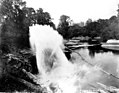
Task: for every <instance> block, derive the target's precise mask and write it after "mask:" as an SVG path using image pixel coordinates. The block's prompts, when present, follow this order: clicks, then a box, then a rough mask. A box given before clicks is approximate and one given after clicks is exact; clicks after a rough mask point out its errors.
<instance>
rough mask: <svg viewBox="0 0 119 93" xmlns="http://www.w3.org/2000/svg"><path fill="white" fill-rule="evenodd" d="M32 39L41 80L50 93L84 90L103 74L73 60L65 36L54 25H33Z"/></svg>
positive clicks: (70, 92) (74, 92) (75, 92)
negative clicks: (67, 53) (69, 54)
mask: <svg viewBox="0 0 119 93" xmlns="http://www.w3.org/2000/svg"><path fill="white" fill-rule="evenodd" d="M29 40H30V44H31V50H32V52H33V54H34V55H36V59H37V66H38V70H39V75H38V83H39V84H40V85H41V86H42V87H46V88H47V90H49V91H50V92H49V93H81V92H80V91H81V89H90V87H91V86H93V84H94V85H95V84H96V82H99V80H100V78H101V77H102V75H103V73H102V72H101V71H100V69H98V68H96V67H92V66H89V65H87V64H82V65H81V64H80V62H79V63H77V62H76V63H73V64H72V63H71V62H69V61H68V60H67V58H66V56H65V54H64V53H63V50H62V48H63V38H62V36H61V35H60V34H59V33H58V32H57V31H55V30H53V28H51V27H50V26H46V25H44V26H41V25H34V26H31V27H30V38H29ZM80 61H81V60H80ZM83 61H84V60H83ZM91 84H92V85H91ZM87 93H88V92H87Z"/></svg>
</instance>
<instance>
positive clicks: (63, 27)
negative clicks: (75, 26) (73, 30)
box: [57, 15, 71, 39]
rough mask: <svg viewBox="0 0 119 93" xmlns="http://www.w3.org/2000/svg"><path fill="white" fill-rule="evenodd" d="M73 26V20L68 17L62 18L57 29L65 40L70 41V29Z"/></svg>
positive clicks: (63, 16)
mask: <svg viewBox="0 0 119 93" xmlns="http://www.w3.org/2000/svg"><path fill="white" fill-rule="evenodd" d="M70 24H71V19H70V17H69V16H67V15H62V16H60V22H59V25H58V27H57V30H58V32H59V33H60V34H61V35H62V36H63V37H64V38H65V39H68V29H69V26H70Z"/></svg>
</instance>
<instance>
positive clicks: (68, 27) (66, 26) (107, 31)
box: [57, 15, 119, 41]
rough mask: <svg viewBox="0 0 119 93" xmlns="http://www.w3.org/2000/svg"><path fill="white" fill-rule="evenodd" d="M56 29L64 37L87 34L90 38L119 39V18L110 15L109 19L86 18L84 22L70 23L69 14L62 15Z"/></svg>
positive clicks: (69, 37)
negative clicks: (93, 19)
mask: <svg viewBox="0 0 119 93" xmlns="http://www.w3.org/2000/svg"><path fill="white" fill-rule="evenodd" d="M57 30H58V31H59V33H60V34H61V35H63V37H64V38H65V39H71V38H73V37H79V36H84V37H85V36H88V37H91V38H92V39H93V38H94V37H100V38H101V40H102V41H106V40H108V39H119V18H118V17H117V16H112V17H111V18H109V19H99V20H97V21H92V20H91V19H88V20H87V22H86V23H85V24H84V23H72V20H71V19H70V17H69V16H66V15H62V16H61V17H60V23H59V25H58V28H57Z"/></svg>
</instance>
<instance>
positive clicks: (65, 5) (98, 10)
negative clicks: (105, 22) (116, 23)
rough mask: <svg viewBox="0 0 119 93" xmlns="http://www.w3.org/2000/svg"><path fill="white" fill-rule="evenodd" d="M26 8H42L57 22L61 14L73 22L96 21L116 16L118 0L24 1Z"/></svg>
mask: <svg viewBox="0 0 119 93" xmlns="http://www.w3.org/2000/svg"><path fill="white" fill-rule="evenodd" d="M25 1H27V6H29V7H33V8H35V9H38V8H43V10H44V11H47V12H49V13H50V14H51V17H52V18H54V21H53V22H54V23H55V24H57V23H58V22H59V18H60V16H61V15H62V14H65V15H68V16H70V18H71V19H72V20H73V21H74V22H81V21H84V22H85V21H86V20H87V19H88V18H91V19H92V20H98V19H99V18H102V19H106V18H110V17H111V16H113V15H117V11H116V10H117V9H118V4H119V0H25Z"/></svg>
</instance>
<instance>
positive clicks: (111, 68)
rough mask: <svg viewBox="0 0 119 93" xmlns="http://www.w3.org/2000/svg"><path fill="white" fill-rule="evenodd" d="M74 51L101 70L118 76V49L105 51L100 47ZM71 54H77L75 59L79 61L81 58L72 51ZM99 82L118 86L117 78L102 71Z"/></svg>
mask: <svg viewBox="0 0 119 93" xmlns="http://www.w3.org/2000/svg"><path fill="white" fill-rule="evenodd" d="M76 51H77V52H79V53H80V54H81V56H82V57H83V58H85V60H87V61H88V62H89V63H91V64H93V65H96V66H99V67H101V68H102V69H103V70H105V71H107V72H109V73H112V74H113V75H115V76H118V77H119V52H118V51H107V50H103V49H101V48H81V49H78V50H76ZM72 55H75V56H77V58H76V59H77V60H76V61H77V62H80V60H81V58H80V56H79V55H76V54H73V53H72ZM84 63H85V62H84ZM99 82H101V83H103V84H105V85H108V86H115V87H118V88H119V80H118V79H116V78H114V77H112V76H109V75H107V74H104V73H103V75H102V77H101V78H100V79H99Z"/></svg>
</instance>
